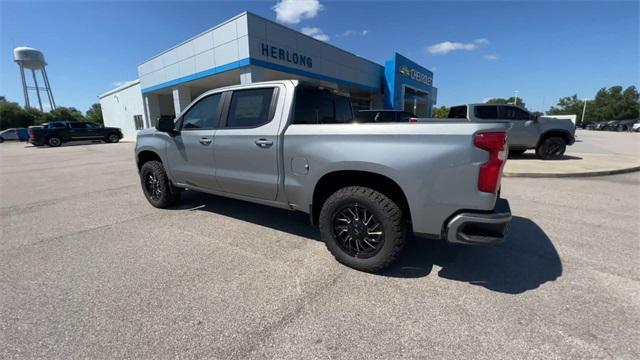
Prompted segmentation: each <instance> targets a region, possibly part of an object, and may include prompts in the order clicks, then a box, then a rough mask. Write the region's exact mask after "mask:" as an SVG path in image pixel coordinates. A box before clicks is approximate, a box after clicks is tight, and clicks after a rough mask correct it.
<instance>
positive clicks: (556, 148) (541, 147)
mask: <svg viewBox="0 0 640 360" xmlns="http://www.w3.org/2000/svg"><path fill="white" fill-rule="evenodd" d="M566 149H567V143H566V141H564V139H563V138H561V137H558V136H550V137H548V138H546V139H543V140H542V141H541V142H540V144H538V147H537V148H536V156H537V157H538V158H539V159H542V160H558V159H561V158H562V156H563V155H564V152H565V150H566Z"/></svg>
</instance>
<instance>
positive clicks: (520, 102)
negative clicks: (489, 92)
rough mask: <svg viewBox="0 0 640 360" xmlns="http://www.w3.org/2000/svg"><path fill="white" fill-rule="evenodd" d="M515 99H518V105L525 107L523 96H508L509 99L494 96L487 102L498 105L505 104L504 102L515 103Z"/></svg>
mask: <svg viewBox="0 0 640 360" xmlns="http://www.w3.org/2000/svg"><path fill="white" fill-rule="evenodd" d="M514 100H515V101H516V105H519V106H522V107H525V103H524V101H523V100H522V99H521V98H518V100H516V98H515V97H514V96H512V97H510V98H508V99H504V98H493V99H489V100H487V101H486V102H485V103H487V104H497V105H504V104H511V105H513V102H514Z"/></svg>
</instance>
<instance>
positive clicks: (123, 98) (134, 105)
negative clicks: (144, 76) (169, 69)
mask: <svg viewBox="0 0 640 360" xmlns="http://www.w3.org/2000/svg"><path fill="white" fill-rule="evenodd" d="M100 106H101V107H102V116H103V117H104V126H111V127H117V128H120V129H122V134H123V135H124V139H125V140H135V139H136V133H137V130H136V125H135V121H134V119H133V116H134V115H142V117H143V124H145V123H146V122H145V121H144V104H143V102H142V91H141V88H140V82H139V81H135V82H132V83H130V84H127V85H125V86H122V87H120V88H117V89H114V90H112V91H110V92H108V93H106V94H103V95H100Z"/></svg>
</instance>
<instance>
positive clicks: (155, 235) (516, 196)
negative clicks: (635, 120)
mask: <svg viewBox="0 0 640 360" xmlns="http://www.w3.org/2000/svg"><path fill="white" fill-rule="evenodd" d="M0 162H1V164H0V172H1V177H0V178H1V180H0V186H1V187H0V191H1V194H0V201H1V209H0V220H1V225H2V233H1V235H2V238H1V240H0V358H2V359H12V358H47V359H69V358H147V359H161V358H176V357H180V358H216V359H228V358H237V359H252V358H277V359H303V358H330V359H376V358H377V359H397V358H413V359H416V358H419V359H433V358H464V359H469V358H484V359H495V358H505V359H513V358H563V359H564V358H580V359H582V358H616V359H620V358H623V359H624V358H627V359H637V358H639V357H640V329H639V325H638V324H639V323H640V276H639V275H640V274H639V270H640V265H639V264H640V262H639V261H638V260H639V259H640V244H639V239H640V228H639V224H640V222H639V221H638V220H639V217H640V205H639V204H640V175H639V173H632V174H625V175H617V176H610V177H599V178H589V179H524V178H508V179H504V181H503V194H504V196H506V197H507V198H509V199H510V201H511V205H512V210H513V212H514V215H515V219H514V221H513V223H512V229H511V233H510V236H509V239H508V241H507V242H506V243H504V244H502V245H500V246H496V247H458V248H455V247H450V246H446V245H444V244H442V243H439V242H430V241H426V240H415V239H414V240H413V241H411V242H410V245H409V248H408V249H407V251H406V252H405V253H404V256H403V257H402V258H401V260H400V262H399V263H398V264H397V265H396V266H395V267H394V268H392V269H390V270H389V271H387V272H385V273H384V274H380V275H372V274H365V273H361V272H357V271H354V270H351V269H348V268H346V267H344V266H341V265H339V264H338V263H336V262H335V261H334V260H333V258H332V257H331V256H330V255H329V253H328V252H327V251H326V250H325V248H324V245H323V244H322V243H321V242H319V241H318V233H317V232H316V231H315V230H313V229H311V228H310V227H309V226H308V223H307V218H306V216H304V215H301V214H296V213H290V212H286V211H280V210H275V209H271V208H266V207H262V206H257V205H251V204H247V203H242V202H239V201H235V200H229V199H224V198H219V197H214V196H207V195H198V194H187V196H186V198H185V202H184V203H183V205H182V206H181V208H180V209H176V210H156V209H154V208H152V207H151V206H149V205H148V204H147V203H146V200H145V199H144V197H143V195H142V192H141V191H140V189H139V185H138V180H137V177H136V172H135V165H134V162H133V144H95V145H81V146H65V147H62V148H39V149H36V148H31V147H28V148H25V147H24V146H23V145H20V144H9V143H5V144H2V145H0Z"/></svg>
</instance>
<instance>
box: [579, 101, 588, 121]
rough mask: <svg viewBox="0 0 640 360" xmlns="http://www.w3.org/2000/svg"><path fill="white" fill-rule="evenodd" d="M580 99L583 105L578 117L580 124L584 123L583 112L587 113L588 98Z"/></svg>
mask: <svg viewBox="0 0 640 360" xmlns="http://www.w3.org/2000/svg"><path fill="white" fill-rule="evenodd" d="M582 101H584V106H583V107H582V117H581V118H580V125H583V124H584V114H586V113H587V101H589V99H582Z"/></svg>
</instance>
